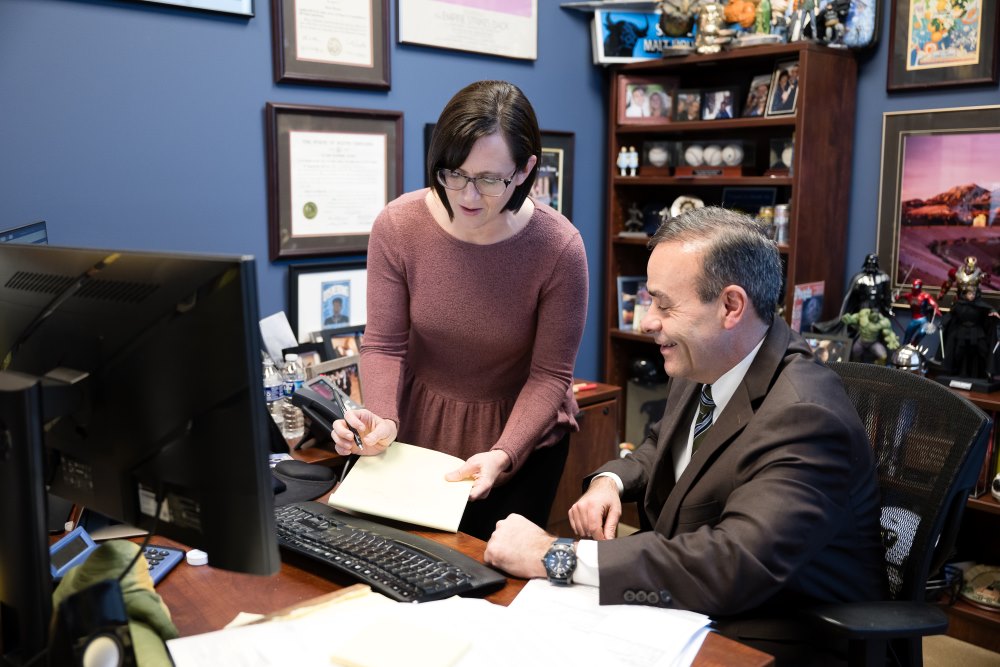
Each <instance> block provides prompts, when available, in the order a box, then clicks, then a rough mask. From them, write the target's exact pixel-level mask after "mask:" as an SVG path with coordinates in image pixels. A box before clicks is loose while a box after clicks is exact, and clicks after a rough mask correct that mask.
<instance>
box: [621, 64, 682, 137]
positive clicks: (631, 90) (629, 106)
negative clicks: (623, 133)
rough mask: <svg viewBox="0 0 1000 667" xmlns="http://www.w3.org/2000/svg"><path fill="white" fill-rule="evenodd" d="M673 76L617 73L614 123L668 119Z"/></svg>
mask: <svg viewBox="0 0 1000 667" xmlns="http://www.w3.org/2000/svg"><path fill="white" fill-rule="evenodd" d="M676 90H677V79H676V77H671V76H657V77H651V76H632V75H625V74H620V75H618V124H619V125H634V124H641V123H669V122H670V117H671V113H672V111H673V106H674V94H675V92H676Z"/></svg>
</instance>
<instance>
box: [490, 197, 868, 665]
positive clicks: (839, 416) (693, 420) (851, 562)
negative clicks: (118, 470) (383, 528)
mask: <svg viewBox="0 0 1000 667" xmlns="http://www.w3.org/2000/svg"><path fill="white" fill-rule="evenodd" d="M649 246H650V248H652V254H651V255H650V258H649V262H648V267H647V288H648V290H649V293H650V294H651V295H652V297H653V304H652V305H651V306H650V308H649V311H648V312H647V314H646V316H645V317H644V318H643V320H642V329H643V331H646V332H647V333H649V334H652V335H653V336H654V338H655V341H656V343H657V345H659V347H660V353H661V355H662V356H663V361H664V368H665V369H666V372H667V375H668V376H670V378H671V379H670V381H669V383H668V385H667V390H666V392H667V404H666V409H665V412H664V415H663V418H662V420H661V421H660V422H659V423H658V424H656V426H654V427H653V428H652V429H651V432H650V435H649V437H648V438H646V440H645V441H644V442H643V443H642V444H641V445H640V446H639V447H638V448H637V449H636V451H635V452H634V453H633V454H631V455H630V456H627V457H625V458H622V459H618V460H615V461H612V462H610V463H608V464H606V465H605V466H604V467H602V468H601V469H600V470H598V471H597V473H596V474H594V475H592V476H591V477H589V478H588V479H587V480H585V484H587V485H588V486H587V487H586V489H587V490H586V492H585V493H584V495H583V496H582V497H581V498H580V499H579V500H578V501H577V502H576V504H574V505H573V506H572V507H571V508H570V511H569V518H570V522H571V524H572V526H573V529H574V531H575V532H576V534H577V535H580V536H583V537H585V538H590V539H582V540H580V541H579V542H577V543H576V544H575V545H573V546H570V545H567V544H564V543H559V542H557V543H553V539H554V538H553V536H552V535H548V534H547V533H545V531H544V530H542V529H541V528H539V527H537V526H535V525H534V524H532V523H530V522H528V521H527V520H526V519H524V518H523V517H520V516H518V515H511V516H509V517H508V518H507V519H505V520H503V521H500V522H498V524H497V529H496V532H494V533H493V536H492V537H491V538H490V541H489V544H488V545H487V548H486V553H485V559H486V562H487V563H490V564H492V565H495V566H497V567H500V568H502V569H504V570H506V571H507V572H508V573H510V574H512V575H515V576H520V577H545V576H546V574H547V573H546V566H545V565H543V558H544V557H545V556H546V555H547V553H548V552H552V553H556V552H558V551H560V550H572V549H573V548H574V546H575V550H576V554H575V555H576V564H575V572H574V571H572V570H573V567H572V565H573V560H574V559H573V554H572V553H564V554H563V556H564V560H563V562H564V563H568V564H569V565H570V567H568V568H566V569H569V570H570V572H569V576H567V577H565V578H564V582H565V581H568V580H572V581H573V582H575V583H581V584H589V585H596V586H599V587H600V600H601V603H602V604H647V605H654V606H661V607H676V608H682V609H691V610H694V611H697V612H701V613H704V614H708V615H710V616H712V617H713V618H714V619H715V620H716V622H717V626H718V627H719V628H720V630H722V631H723V632H724V633H725V634H728V635H730V636H733V637H735V638H737V639H741V640H743V641H747V640H751V641H749V642H748V643H752V644H755V645H757V646H759V647H760V648H762V649H763V650H765V651H768V652H770V653H772V654H775V655H777V656H778V657H779V663H780V662H781V661H782V659H783V658H785V659H788V658H790V659H789V662H788V664H805V663H806V660H807V659H810V656H811V655H812V654H813V653H815V651H814V650H813V649H814V646H806V647H803V646H802V645H801V644H799V645H798V646H797V647H796V646H794V645H792V647H791V649H790V652H786V651H785V648H786V645H785V644H784V643H783V642H785V641H786V640H792V641H794V640H799V641H802V640H806V641H809V640H811V639H812V636H813V635H812V633H808V634H803V629H802V627H800V626H798V627H797V626H796V615H795V610H796V609H797V608H800V607H801V606H802V605H804V604H809V603H812V602H834V601H862V600H877V599H883V598H884V591H885V573H884V572H885V571H884V566H883V549H882V545H881V540H880V526H879V515H880V506H879V495H878V487H877V482H876V477H875V469H874V462H873V458H872V452H871V448H870V445H869V442H868V439H867V437H866V434H865V431H864V429H863V427H862V425H861V423H860V420H859V419H858V416H857V413H856V412H855V410H854V407H853V406H852V404H851V403H850V401H849V400H848V398H847V396H846V395H845V393H844V389H843V386H842V384H841V381H840V379H839V377H838V376H837V375H836V374H835V373H833V372H832V371H831V370H829V369H828V368H826V367H824V366H823V365H821V364H819V363H817V362H816V361H815V360H814V359H813V357H812V354H811V352H810V349H809V346H808V344H806V342H805V341H804V340H803V339H802V337H801V336H799V335H798V334H797V333H794V332H792V331H791V330H790V329H789V327H788V325H787V324H786V323H785V322H784V321H783V320H782V319H780V318H775V317H774V309H775V304H776V303H777V302H778V299H779V296H780V289H781V275H782V269H781V261H780V258H779V255H778V250H777V246H775V244H774V242H773V241H770V240H768V239H767V238H766V236H765V235H764V233H763V232H762V230H761V228H760V227H759V226H758V225H757V223H756V222H755V221H754V220H752V219H751V218H748V217H746V216H743V215H741V214H737V213H734V212H731V211H726V210H723V209H719V208H702V209H695V210H692V211H688V212H686V213H683V214H681V215H680V216H678V217H676V218H672V219H669V220H667V221H665V222H664V223H663V224H662V225H661V226H660V228H659V230H658V231H657V232H656V234H655V235H654V236H653V238H652V239H651V240H650V242H649ZM622 501H626V502H627V501H637V502H638V503H639V509H640V514H641V515H643V518H644V519H645V521H646V522H648V525H649V526H650V527H651V530H647V531H643V532H639V533H636V534H634V535H630V536H627V537H621V538H615V535H616V529H617V527H618V522H619V519H620V517H621V507H622ZM567 541H568V540H567ZM557 560H558V559H551V560H550V563H551V562H554V561H557ZM552 569H553V570H555V569H557V568H552ZM549 578H550V580H554V581H558V580H559V572H557V571H553V572H550V573H549ZM753 640H763V641H753ZM773 641H777V642H781V643H779V644H775V643H769V642H773ZM796 651H803V652H802V653H801V654H799V653H796ZM803 656H805V658H803Z"/></svg>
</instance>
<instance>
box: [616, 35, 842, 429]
mask: <svg viewBox="0 0 1000 667" xmlns="http://www.w3.org/2000/svg"><path fill="white" fill-rule="evenodd" d="M608 75H609V81H608V85H609V96H610V104H609V127H610V128H611V130H610V132H609V133H608V137H609V140H608V148H607V150H608V153H607V155H608V165H609V174H608V182H609V188H608V197H607V207H608V208H607V217H606V220H607V243H606V265H605V269H606V270H605V275H606V288H605V312H606V313H608V321H607V327H606V335H605V346H604V359H605V377H604V379H605V381H606V382H609V383H611V384H615V385H618V386H621V387H626V392H625V397H624V404H625V409H624V410H623V411H622V414H623V421H622V432H623V434H624V435H625V439H626V440H629V439H632V438H641V433H639V432H638V427H637V426H635V425H633V424H630V423H629V421H630V419H629V418H628V417H624V415H628V414H630V413H634V412H635V410H633V409H632V408H634V407H636V406H632V405H630V401H631V399H630V397H629V395H630V394H639V393H641V392H640V391H639V389H637V385H642V386H645V387H652V386H654V385H655V384H656V382H657V379H656V378H653V377H652V376H650V375H649V374H648V373H646V370H645V369H647V368H650V367H655V366H657V365H659V359H658V357H659V355H658V354H657V353H656V348H655V346H654V345H653V344H652V339H651V338H650V337H648V336H646V335H645V334H642V333H641V332H640V331H639V321H640V320H641V313H642V308H643V307H644V306H645V305H646V304H645V303H644V299H643V296H644V295H643V293H642V287H644V285H643V284H642V283H643V281H644V274H645V272H646V260H647V258H648V254H649V253H648V251H647V250H646V242H647V241H648V238H649V235H650V234H651V233H652V232H653V231H655V229H656V227H657V225H658V224H659V222H660V220H661V218H662V216H664V215H676V214H677V213H679V212H680V211H682V210H684V209H686V208H689V207H698V206H702V205H715V206H719V205H722V206H726V207H728V208H736V209H740V210H743V211H744V212H747V213H749V214H752V215H758V214H760V215H761V217H764V218H767V219H769V220H771V221H773V222H774V223H775V224H774V228H773V229H774V231H775V233H776V236H777V238H776V240H777V241H778V242H779V248H780V251H781V255H782V260H783V262H784V264H785V267H786V276H785V279H786V290H785V292H786V293H785V295H784V298H783V301H782V303H780V304H778V308H779V310H780V311H781V312H782V314H783V315H784V316H785V317H786V318H788V317H789V315H790V312H791V309H792V304H793V299H794V296H793V286H795V285H799V284H805V283H817V282H820V281H823V282H824V283H825V294H826V296H825V299H824V302H825V306H824V309H823V317H824V318H829V317H833V316H834V315H836V306H837V305H838V304H839V303H840V302H841V296H842V293H841V290H842V286H843V282H844V243H845V237H846V227H847V215H848V205H849V196H850V173H849V172H850V164H851V153H852V140H853V133H854V106H855V88H856V80H857V64H856V61H855V58H854V55H853V52H851V51H850V50H846V49H835V48H831V47H827V46H822V45H819V44H816V43H813V42H802V41H800V42H792V43H787V44H775V45H764V46H754V47H747V48H742V49H734V50H730V51H723V52H721V53H716V54H710V55H702V54H693V55H686V56H680V57H672V58H661V59H659V60H655V61H642V62H636V63H629V64H624V65H614V66H611V67H610V68H609V69H608ZM619 278H624V279H626V280H624V281H622V280H619ZM629 278H634V279H635V280H627V279H629ZM620 286H621V287H622V288H621V289H620ZM629 290H632V291H629ZM636 310H638V311H639V312H638V314H637V313H636ZM638 400H641V399H638ZM639 419H640V421H641V417H640V418H639Z"/></svg>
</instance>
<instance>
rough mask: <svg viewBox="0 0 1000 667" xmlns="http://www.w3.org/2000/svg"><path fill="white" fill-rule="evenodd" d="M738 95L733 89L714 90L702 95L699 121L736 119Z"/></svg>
mask: <svg viewBox="0 0 1000 667" xmlns="http://www.w3.org/2000/svg"><path fill="white" fill-rule="evenodd" d="M738 96H739V93H738V92H737V90H736V89H735V88H716V89H713V90H706V91H704V92H703V93H702V99H701V119H702V120H726V119H729V118H735V117H736V99H737V98H738Z"/></svg>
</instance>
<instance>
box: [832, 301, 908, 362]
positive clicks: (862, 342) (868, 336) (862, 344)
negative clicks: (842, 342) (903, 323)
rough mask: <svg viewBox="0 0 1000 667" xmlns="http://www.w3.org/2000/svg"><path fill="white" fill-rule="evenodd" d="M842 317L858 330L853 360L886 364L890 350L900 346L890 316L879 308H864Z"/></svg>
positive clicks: (852, 353)
mask: <svg viewBox="0 0 1000 667" xmlns="http://www.w3.org/2000/svg"><path fill="white" fill-rule="evenodd" d="M840 319H841V320H842V321H843V322H844V324H848V325H851V326H855V327H857V330H858V338H857V340H855V341H854V345H853V346H852V347H851V360H852V361H861V362H865V363H870V362H874V363H877V364H882V365H885V362H886V360H887V359H888V358H889V350H895V349H896V348H897V347H899V339H898V338H896V334H895V333H894V332H893V330H892V324H890V322H889V318H888V317H886V316H884V315H882V314H881V313H879V312H878V311H877V310H872V309H871V308H862V309H861V310H860V311H858V312H857V313H847V314H845V315H843V316H842V317H841V318H840ZM883 340H884V341H885V342H884V343H883Z"/></svg>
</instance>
